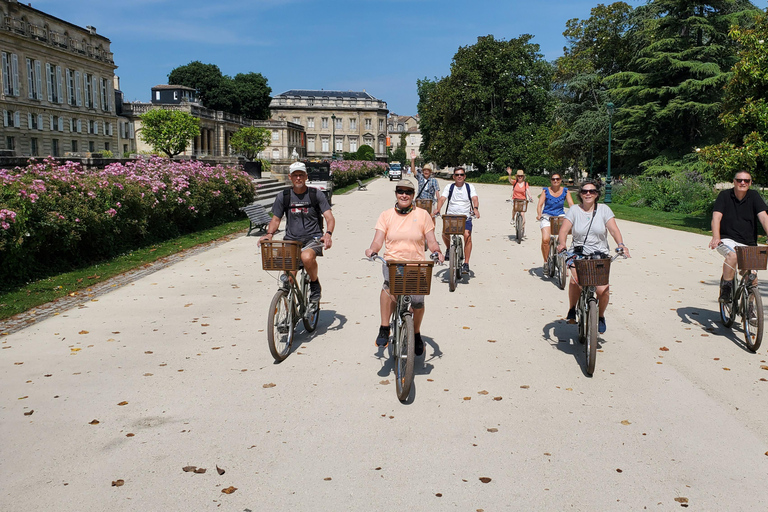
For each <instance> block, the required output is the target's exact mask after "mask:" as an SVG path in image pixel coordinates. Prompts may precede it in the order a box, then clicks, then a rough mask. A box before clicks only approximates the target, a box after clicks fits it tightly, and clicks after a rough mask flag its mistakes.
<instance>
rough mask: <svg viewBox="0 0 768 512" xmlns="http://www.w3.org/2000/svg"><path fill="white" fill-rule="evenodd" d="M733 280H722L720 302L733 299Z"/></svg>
mask: <svg viewBox="0 0 768 512" xmlns="http://www.w3.org/2000/svg"><path fill="white" fill-rule="evenodd" d="M731 288H732V285H731V282H730V281H727V282H721V283H720V302H730V301H731Z"/></svg>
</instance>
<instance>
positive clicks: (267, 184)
mask: <svg viewBox="0 0 768 512" xmlns="http://www.w3.org/2000/svg"><path fill="white" fill-rule="evenodd" d="M264 174H266V173H264ZM262 176H264V175H262ZM253 183H254V184H255V185H256V187H257V188H256V194H257V197H256V201H255V203H256V204H260V205H262V206H263V207H264V208H266V209H267V210H270V208H271V207H272V203H274V202H275V197H276V196H277V194H280V193H282V191H283V190H285V189H287V188H291V184H290V183H286V182H283V181H280V180H277V179H275V178H267V177H262V178H254V179H253Z"/></svg>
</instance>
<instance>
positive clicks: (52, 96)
mask: <svg viewBox="0 0 768 512" xmlns="http://www.w3.org/2000/svg"><path fill="white" fill-rule="evenodd" d="M0 11H2V12H0V16H2V18H1V20H0V58H1V59H2V62H1V65H2V70H1V71H2V72H1V73H0V110H2V115H3V119H2V126H0V150H2V154H4V155H6V156H19V157H24V156H48V155H52V156H66V155H67V154H72V153H74V154H83V153H94V152H100V151H112V152H117V151H119V148H118V147H117V116H116V114H115V95H114V76H115V69H116V68H117V66H115V63H114V60H113V55H112V53H111V52H110V41H109V39H107V38H106V37H104V36H101V35H99V34H97V33H96V28H94V27H91V26H88V27H86V28H81V27H79V26H77V25H73V24H71V23H69V22H67V21H64V20H60V19H58V18H56V17H53V16H50V15H48V14H46V13H44V12H42V11H38V10H37V9H34V8H32V7H30V6H28V5H26V4H22V3H19V2H18V1H17V0H0Z"/></svg>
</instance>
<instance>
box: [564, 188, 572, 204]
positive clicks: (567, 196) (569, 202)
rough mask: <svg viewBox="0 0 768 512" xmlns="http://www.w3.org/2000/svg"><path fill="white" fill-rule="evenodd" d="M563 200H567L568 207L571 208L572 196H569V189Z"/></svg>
mask: <svg viewBox="0 0 768 512" xmlns="http://www.w3.org/2000/svg"><path fill="white" fill-rule="evenodd" d="M565 200H566V201H568V208H573V198H572V197H571V191H570V190H569V191H568V193H567V195H566V196H565Z"/></svg>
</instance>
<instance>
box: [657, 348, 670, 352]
mask: <svg viewBox="0 0 768 512" xmlns="http://www.w3.org/2000/svg"><path fill="white" fill-rule="evenodd" d="M659 350H661V351H662V352H669V349H668V348H667V347H661V348H660V349H659Z"/></svg>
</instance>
